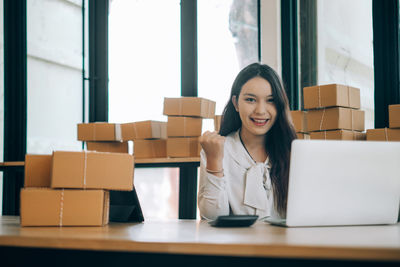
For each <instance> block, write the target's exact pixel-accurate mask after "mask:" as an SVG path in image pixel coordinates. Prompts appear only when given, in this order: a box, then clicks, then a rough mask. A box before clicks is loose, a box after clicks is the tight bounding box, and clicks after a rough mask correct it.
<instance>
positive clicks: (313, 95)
mask: <svg viewBox="0 0 400 267" xmlns="http://www.w3.org/2000/svg"><path fill="white" fill-rule="evenodd" d="M303 97H304V108H305V109H316V108H323V107H349V108H355V109H359V108H360V106H361V105H360V102H361V100H360V89H358V88H354V87H350V86H347V85H341V84H327V85H320V86H310V87H304V88H303Z"/></svg>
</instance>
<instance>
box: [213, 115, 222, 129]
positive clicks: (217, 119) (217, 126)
mask: <svg viewBox="0 0 400 267" xmlns="http://www.w3.org/2000/svg"><path fill="white" fill-rule="evenodd" d="M221 119H222V115H215V116H214V131H216V132H219V129H220V128H221Z"/></svg>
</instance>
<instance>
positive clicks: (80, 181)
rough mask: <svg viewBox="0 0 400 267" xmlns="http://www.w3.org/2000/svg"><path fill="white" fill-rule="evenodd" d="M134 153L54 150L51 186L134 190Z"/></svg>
mask: <svg viewBox="0 0 400 267" xmlns="http://www.w3.org/2000/svg"><path fill="white" fill-rule="evenodd" d="M133 166H134V160H133V156H132V155H129V154H123V153H104V152H95V151H81V152H69V151H54V152H53V165H52V176H51V187H52V188H86V189H109V190H128V191H130V190H132V189H133V168H134V167H133Z"/></svg>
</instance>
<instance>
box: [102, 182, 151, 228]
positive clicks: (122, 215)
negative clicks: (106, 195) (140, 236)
mask: <svg viewBox="0 0 400 267" xmlns="http://www.w3.org/2000/svg"><path fill="white" fill-rule="evenodd" d="M109 218H110V222H143V221H144V217H143V213H142V208H141V207H140V202H139V198H138V196H137V194H136V190H135V188H133V190H132V191H110V217H109Z"/></svg>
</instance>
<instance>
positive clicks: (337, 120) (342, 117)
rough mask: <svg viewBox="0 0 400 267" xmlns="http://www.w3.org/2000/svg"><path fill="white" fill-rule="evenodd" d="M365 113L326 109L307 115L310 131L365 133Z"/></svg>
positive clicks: (312, 111) (310, 112)
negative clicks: (339, 130) (341, 130)
mask: <svg viewBox="0 0 400 267" xmlns="http://www.w3.org/2000/svg"><path fill="white" fill-rule="evenodd" d="M364 116H365V114H364V111H363V110H356V109H351V108H341V107H336V108H326V109H316V110H309V111H308V113H307V129H308V131H310V132H312V131H322V130H338V129H343V130H354V131H364V121H365V120H364Z"/></svg>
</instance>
